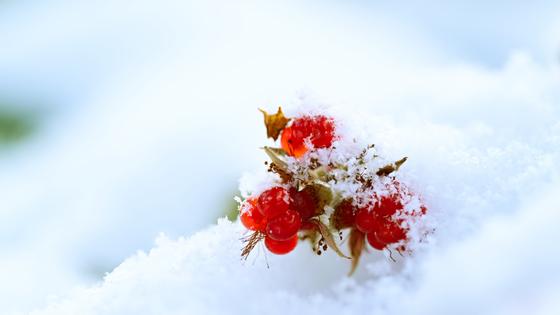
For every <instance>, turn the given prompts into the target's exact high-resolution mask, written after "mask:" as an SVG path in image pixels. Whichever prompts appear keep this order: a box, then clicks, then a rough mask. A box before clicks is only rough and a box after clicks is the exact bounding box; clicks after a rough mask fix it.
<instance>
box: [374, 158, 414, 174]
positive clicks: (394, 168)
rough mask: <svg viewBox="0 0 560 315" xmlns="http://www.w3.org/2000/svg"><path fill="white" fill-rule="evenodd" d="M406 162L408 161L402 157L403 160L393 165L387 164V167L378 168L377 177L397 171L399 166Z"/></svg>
mask: <svg viewBox="0 0 560 315" xmlns="http://www.w3.org/2000/svg"><path fill="white" fill-rule="evenodd" d="M406 160H408V158H407V157H404V158H402V159H400V160H398V161H396V162H395V163H392V164H387V165H385V166H383V167H382V168H380V169H379V170H378V171H377V173H376V174H377V175H378V176H387V175H389V174H391V173H393V172H395V171H397V170H398V169H399V168H400V167H401V165H403V164H404V162H406Z"/></svg>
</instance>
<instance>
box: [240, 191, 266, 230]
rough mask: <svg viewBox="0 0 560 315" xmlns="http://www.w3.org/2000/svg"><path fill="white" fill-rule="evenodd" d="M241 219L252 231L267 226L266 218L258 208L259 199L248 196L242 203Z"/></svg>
mask: <svg viewBox="0 0 560 315" xmlns="http://www.w3.org/2000/svg"><path fill="white" fill-rule="evenodd" d="M239 220H241V223H242V224H243V226H245V227H246V228H247V229H249V230H251V231H261V230H263V229H264V227H265V226H266V220H265V219H264V217H263V215H262V214H261V213H260V211H259V210H258V209H257V199H256V198H248V199H247V200H245V201H244V202H243V204H241V208H240V209H239Z"/></svg>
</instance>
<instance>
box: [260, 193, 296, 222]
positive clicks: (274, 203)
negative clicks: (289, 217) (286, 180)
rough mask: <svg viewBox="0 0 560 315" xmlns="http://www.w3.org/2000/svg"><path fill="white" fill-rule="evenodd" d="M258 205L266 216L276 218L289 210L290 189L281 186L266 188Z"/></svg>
mask: <svg viewBox="0 0 560 315" xmlns="http://www.w3.org/2000/svg"><path fill="white" fill-rule="evenodd" d="M257 207H258V209H259V211H260V212H261V214H262V215H263V216H264V217H265V218H268V219H270V218H274V217H276V216H278V215H280V214H283V213H285V212H286V211H288V209H289V207H290V197H289V195H288V191H287V190H286V189H285V188H283V187H280V186H276V187H272V188H270V189H268V190H265V191H264V192H263V193H261V195H260V196H259V199H258V202H257Z"/></svg>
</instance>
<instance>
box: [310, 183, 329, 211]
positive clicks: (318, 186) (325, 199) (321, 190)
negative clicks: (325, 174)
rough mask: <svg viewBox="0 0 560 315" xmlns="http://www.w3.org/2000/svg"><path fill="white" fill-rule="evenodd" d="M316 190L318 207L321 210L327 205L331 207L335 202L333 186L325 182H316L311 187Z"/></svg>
mask: <svg viewBox="0 0 560 315" xmlns="http://www.w3.org/2000/svg"><path fill="white" fill-rule="evenodd" d="M310 186H311V187H313V189H314V190H315V196H317V203H318V207H320V208H321V209H322V208H324V207H325V206H327V205H330V204H331V202H332V200H333V191H332V189H331V186H330V185H329V184H327V183H325V182H323V181H320V180H314V181H313V183H312V184H311V185H310Z"/></svg>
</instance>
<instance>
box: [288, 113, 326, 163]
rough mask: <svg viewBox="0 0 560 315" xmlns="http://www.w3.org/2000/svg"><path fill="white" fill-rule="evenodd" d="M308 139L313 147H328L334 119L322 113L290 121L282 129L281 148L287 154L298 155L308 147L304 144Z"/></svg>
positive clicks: (302, 153)
mask: <svg viewBox="0 0 560 315" xmlns="http://www.w3.org/2000/svg"><path fill="white" fill-rule="evenodd" d="M306 139H309V141H310V142H311V144H312V145H313V146H314V147H315V148H329V147H330V146H331V145H332V142H333V140H334V121H333V119H332V118H328V117H326V116H323V115H318V116H303V117H300V118H296V119H294V120H293V121H292V123H291V124H290V126H288V127H286V128H284V130H283V131H282V138H281V143H282V148H283V149H284V151H286V152H287V153H288V154H289V155H291V156H294V157H300V156H302V155H304V154H305V153H306V152H307V151H308V150H309V149H310V148H308V147H307V146H306V145H305V140H306Z"/></svg>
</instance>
